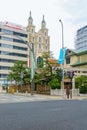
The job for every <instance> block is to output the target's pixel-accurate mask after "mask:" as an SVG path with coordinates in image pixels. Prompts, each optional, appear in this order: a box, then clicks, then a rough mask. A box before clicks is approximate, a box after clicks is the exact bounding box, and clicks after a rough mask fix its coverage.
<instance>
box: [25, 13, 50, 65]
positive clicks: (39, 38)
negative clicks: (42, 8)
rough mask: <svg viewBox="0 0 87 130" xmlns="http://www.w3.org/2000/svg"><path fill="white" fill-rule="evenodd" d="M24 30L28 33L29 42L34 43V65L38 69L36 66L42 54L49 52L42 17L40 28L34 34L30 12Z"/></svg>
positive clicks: (47, 36)
mask: <svg viewBox="0 0 87 130" xmlns="http://www.w3.org/2000/svg"><path fill="white" fill-rule="evenodd" d="M26 30H27V32H28V33H29V42H30V43H34V56H35V64H36V67H38V64H39V63H40V62H41V61H42V53H43V52H48V51H50V37H49V35H48V29H47V28H46V22H45V19H44V16H43V19H42V21H41V28H40V30H39V31H38V32H36V31H35V26H34V24H33V18H32V16H31V12H30V16H29V18H28V25H27V27H26Z"/></svg>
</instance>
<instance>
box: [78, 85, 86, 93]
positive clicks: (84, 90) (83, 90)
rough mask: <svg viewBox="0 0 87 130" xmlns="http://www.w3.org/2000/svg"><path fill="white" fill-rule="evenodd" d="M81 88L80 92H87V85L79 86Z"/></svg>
mask: <svg viewBox="0 0 87 130" xmlns="http://www.w3.org/2000/svg"><path fill="white" fill-rule="evenodd" d="M79 89H80V93H87V86H84V85H82V86H80V87H79Z"/></svg>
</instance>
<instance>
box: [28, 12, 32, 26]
mask: <svg viewBox="0 0 87 130" xmlns="http://www.w3.org/2000/svg"><path fill="white" fill-rule="evenodd" d="M28 25H30V26H31V25H33V19H32V16H31V11H30V16H29V18H28Z"/></svg>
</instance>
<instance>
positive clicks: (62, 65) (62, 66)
mask: <svg viewBox="0 0 87 130" xmlns="http://www.w3.org/2000/svg"><path fill="white" fill-rule="evenodd" d="M59 22H60V23H61V28H62V63H61V68H62V96H64V61H63V60H64V32H63V23H62V20H61V19H60V20H59Z"/></svg>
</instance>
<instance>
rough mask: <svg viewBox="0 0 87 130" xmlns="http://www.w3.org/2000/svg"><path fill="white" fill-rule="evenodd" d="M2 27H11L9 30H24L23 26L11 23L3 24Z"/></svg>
mask: <svg viewBox="0 0 87 130" xmlns="http://www.w3.org/2000/svg"><path fill="white" fill-rule="evenodd" d="M4 26H7V27H11V28H14V29H18V30H25V29H24V27H23V26H21V25H18V24H14V23H11V22H7V21H6V22H4Z"/></svg>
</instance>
